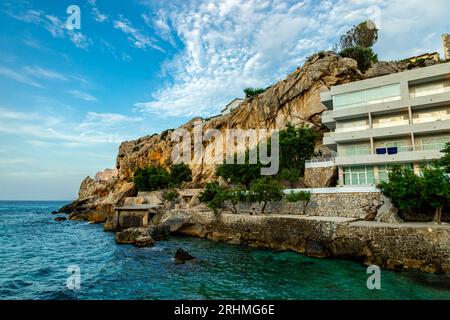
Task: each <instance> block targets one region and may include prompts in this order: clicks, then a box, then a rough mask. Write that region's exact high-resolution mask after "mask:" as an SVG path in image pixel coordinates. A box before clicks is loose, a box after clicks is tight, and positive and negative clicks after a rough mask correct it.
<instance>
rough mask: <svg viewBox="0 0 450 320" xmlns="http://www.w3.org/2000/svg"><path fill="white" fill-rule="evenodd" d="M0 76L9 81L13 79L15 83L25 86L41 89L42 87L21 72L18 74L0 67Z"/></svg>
mask: <svg viewBox="0 0 450 320" xmlns="http://www.w3.org/2000/svg"><path fill="white" fill-rule="evenodd" d="M0 76H4V77H7V78H10V79H13V80H15V81H17V82H20V83H24V84H27V85H29V86H33V87H37V88H43V86H42V85H41V84H39V83H37V82H36V81H35V80H34V79H32V78H30V77H29V76H27V75H26V74H24V73H23V72H18V71H15V70H13V69H10V68H7V67H3V66H0Z"/></svg>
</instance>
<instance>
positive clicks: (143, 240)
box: [134, 236, 155, 247]
mask: <svg viewBox="0 0 450 320" xmlns="http://www.w3.org/2000/svg"><path fill="white" fill-rule="evenodd" d="M154 244H155V240H154V239H153V238H152V237H150V236H139V237H137V238H136V240H135V242H134V245H135V246H138V247H149V246H152V245H154Z"/></svg>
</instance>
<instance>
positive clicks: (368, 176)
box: [344, 166, 375, 185]
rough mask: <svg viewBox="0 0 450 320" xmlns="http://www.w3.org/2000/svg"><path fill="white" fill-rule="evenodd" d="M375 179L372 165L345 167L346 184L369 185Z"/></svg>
mask: <svg viewBox="0 0 450 320" xmlns="http://www.w3.org/2000/svg"><path fill="white" fill-rule="evenodd" d="M374 180H375V179H374V175H373V167H372V166H354V167H344V185H368V184H373V183H374Z"/></svg>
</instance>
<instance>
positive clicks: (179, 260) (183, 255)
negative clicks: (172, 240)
mask: <svg viewBox="0 0 450 320" xmlns="http://www.w3.org/2000/svg"><path fill="white" fill-rule="evenodd" d="M189 260H195V257H193V256H191V255H190V254H189V253H187V252H186V251H184V250H183V249H177V252H175V264H183V263H185V262H186V261H189Z"/></svg>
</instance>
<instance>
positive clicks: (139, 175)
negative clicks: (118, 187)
mask: <svg viewBox="0 0 450 320" xmlns="http://www.w3.org/2000/svg"><path fill="white" fill-rule="evenodd" d="M133 182H134V184H135V186H136V188H137V189H138V191H153V190H158V189H164V188H167V187H168V186H169V184H170V176H169V173H168V172H167V171H166V170H164V169H163V168H161V167H155V166H149V167H145V168H140V169H137V170H136V172H135V173H134V178H133Z"/></svg>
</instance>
